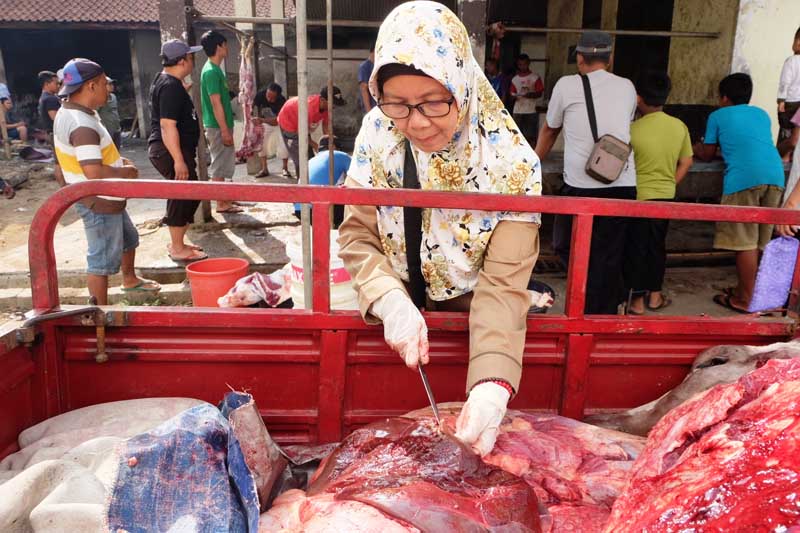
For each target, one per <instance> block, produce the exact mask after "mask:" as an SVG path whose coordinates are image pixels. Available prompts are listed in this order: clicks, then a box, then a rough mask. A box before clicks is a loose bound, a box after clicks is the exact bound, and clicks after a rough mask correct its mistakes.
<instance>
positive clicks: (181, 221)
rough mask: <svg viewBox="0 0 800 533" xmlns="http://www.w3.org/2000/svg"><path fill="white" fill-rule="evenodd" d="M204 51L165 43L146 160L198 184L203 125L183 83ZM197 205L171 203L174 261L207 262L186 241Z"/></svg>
mask: <svg viewBox="0 0 800 533" xmlns="http://www.w3.org/2000/svg"><path fill="white" fill-rule="evenodd" d="M200 50H202V47H201V46H189V45H187V44H186V43H184V42H183V41H179V40H178V39H173V40H171V41H167V42H165V43H164V44H163V45H162V46H161V64H162V65H163V66H164V69H163V70H162V71H161V72H159V73H158V74H157V75H156V77H155V79H154V80H153V85H152V86H151V87H150V120H151V122H150V138H149V139H148V155H149V156H150V162H151V163H152V164H153V166H154V167H155V169H156V170H158V172H159V173H160V174H161V175H162V176H164V177H165V178H166V179H168V180H178V181H184V180H189V181H196V180H197V165H196V163H195V161H196V158H197V143H198V142H199V140H200V124H199V123H198V121H197V113H196V112H195V109H194V104H193V103H192V99H191V97H190V96H189V93H187V92H186V89H185V87H184V85H183V79H184V78H186V76H188V75H189V74H191V73H192V69H193V68H194V57H195V56H194V55H195V53H197V52H199V51H200ZM198 205H200V200H167V213H166V216H165V217H164V218H163V222H164V224H166V225H167V227H168V228H169V236H170V244H169V246H168V247H167V251H168V253H169V257H170V259H172V260H173V261H175V262H179V263H184V262H189V261H196V260H198V259H205V258H206V257H208V256H207V254H206V253H205V252H203V251H202V249H200V248H199V247H197V246H194V245H191V244H187V243H186V242H185V237H186V232H187V231H188V229H189V224H191V223H192V222H194V213H195V211H197V206H198Z"/></svg>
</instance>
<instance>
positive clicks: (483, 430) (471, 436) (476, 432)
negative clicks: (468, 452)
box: [455, 381, 511, 457]
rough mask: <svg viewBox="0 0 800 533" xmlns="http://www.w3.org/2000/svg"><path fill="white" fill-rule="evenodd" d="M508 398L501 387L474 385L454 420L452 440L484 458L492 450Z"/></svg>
mask: <svg viewBox="0 0 800 533" xmlns="http://www.w3.org/2000/svg"><path fill="white" fill-rule="evenodd" d="M510 398H511V395H510V394H509V392H508V391H507V390H506V389H505V387H502V386H500V385H498V384H497V383H492V382H491V381H487V382H485V383H479V384H477V385H475V386H474V387H473V388H472V390H471V391H470V393H469V398H468V399H467V403H465V404H464V407H463V408H462V409H461V414H459V415H458V419H457V420H456V435H455V437H456V438H457V439H458V440H460V441H461V442H463V443H464V444H466V445H467V446H470V447H471V448H472V450H473V451H474V452H475V453H477V454H478V455H480V456H481V457H483V456H484V455H487V454H488V453H489V452H491V451H492V449H493V448H494V443H495V440H497V434H498V432H499V431H500V423H501V422H502V421H503V417H504V416H505V415H506V405H507V404H508V400H509V399H510Z"/></svg>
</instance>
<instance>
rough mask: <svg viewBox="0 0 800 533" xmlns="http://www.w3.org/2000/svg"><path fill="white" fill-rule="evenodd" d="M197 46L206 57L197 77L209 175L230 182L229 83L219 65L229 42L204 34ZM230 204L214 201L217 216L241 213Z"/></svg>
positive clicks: (217, 35)
mask: <svg viewBox="0 0 800 533" xmlns="http://www.w3.org/2000/svg"><path fill="white" fill-rule="evenodd" d="M200 44H201V45H202V46H203V50H204V51H205V53H206V55H207V56H208V61H206V64H205V65H203V70H202V72H201V73H200V103H201V104H202V111H203V126H204V127H205V131H206V143H207V144H208V153H209V155H210V156H211V166H210V167H209V170H208V171H209V174H210V175H211V180H212V181H226V180H227V181H231V180H232V179H233V172H234V170H236V158H235V153H234V149H233V110H232V109H231V97H230V92H229V89H228V79H227V77H226V76H225V72H223V70H222V68H221V67H220V65H221V64H222V61H223V60H224V59H225V58H226V57H228V40H227V39H226V38H225V36H223V35H222V34H221V33H219V32H216V31H213V30H212V31H207V32H206V33H204V34H203V36H202V37H201V38H200ZM241 211H242V209H241V208H240V207H238V206H236V205H235V204H233V203H232V202H226V201H223V200H218V201H217V213H241Z"/></svg>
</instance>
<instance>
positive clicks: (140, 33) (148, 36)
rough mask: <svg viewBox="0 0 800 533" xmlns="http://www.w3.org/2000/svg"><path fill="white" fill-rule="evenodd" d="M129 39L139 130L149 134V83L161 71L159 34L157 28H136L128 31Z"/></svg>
mask: <svg viewBox="0 0 800 533" xmlns="http://www.w3.org/2000/svg"><path fill="white" fill-rule="evenodd" d="M130 40H131V69H132V70H133V85H134V91H135V97H136V113H137V116H138V118H139V131H140V132H141V133H142V134H143V135H145V136H146V135H149V134H150V108H149V95H150V85H151V84H152V83H153V78H155V76H156V74H158V73H159V72H160V71H161V59H160V54H161V34H160V33H159V32H158V31H157V30H136V31H132V32H130Z"/></svg>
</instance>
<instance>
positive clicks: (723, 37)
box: [669, 0, 792, 105]
mask: <svg viewBox="0 0 800 533" xmlns="http://www.w3.org/2000/svg"><path fill="white" fill-rule="evenodd" d="M766 1H772V2H774V3H792V2H786V1H785V0H766ZM738 6H739V0H704V1H702V2H698V1H697V0H675V7H674V11H673V16H672V30H673V31H702V32H719V33H720V36H719V38H717V39H704V38H673V39H672V40H671V44H670V50H669V75H670V77H671V78H672V94H671V96H670V100H669V101H670V103H675V104H708V105H714V104H716V103H717V101H718V96H717V85H718V83H719V80H721V79H722V78H724V77H725V76H726V75H728V74H729V73H730V68H731V50H732V49H733V39H734V33H735V31H736V18H737V13H738Z"/></svg>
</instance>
